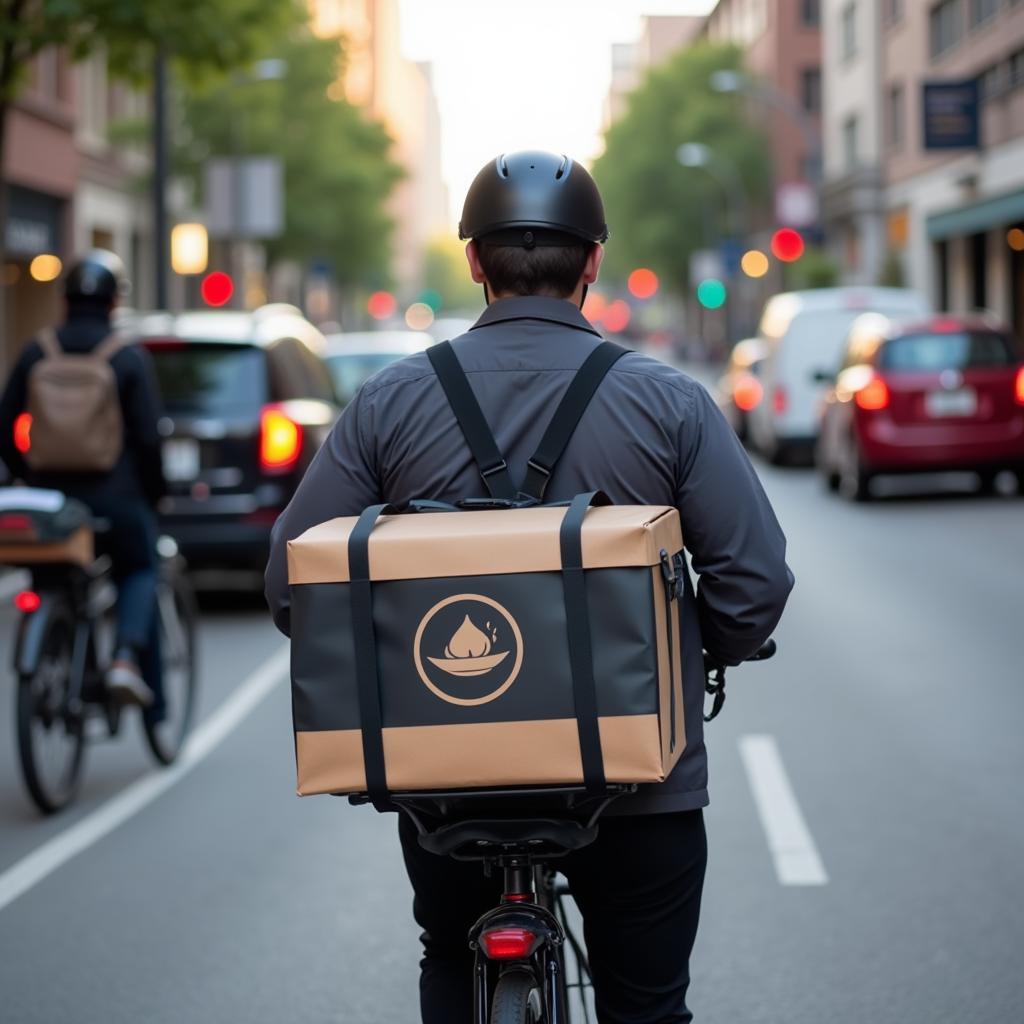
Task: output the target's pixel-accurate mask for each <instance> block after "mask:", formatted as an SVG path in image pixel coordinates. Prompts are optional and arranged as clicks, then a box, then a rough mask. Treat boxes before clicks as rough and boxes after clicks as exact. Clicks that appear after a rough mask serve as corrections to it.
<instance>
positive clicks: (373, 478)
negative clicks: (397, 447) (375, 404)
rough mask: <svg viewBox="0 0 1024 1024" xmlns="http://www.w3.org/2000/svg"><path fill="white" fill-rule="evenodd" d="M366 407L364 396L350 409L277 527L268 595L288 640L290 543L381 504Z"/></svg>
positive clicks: (358, 395) (356, 399) (289, 619)
mask: <svg viewBox="0 0 1024 1024" xmlns="http://www.w3.org/2000/svg"><path fill="white" fill-rule="evenodd" d="M363 406H364V399H363V396H362V393H361V392H360V393H359V394H357V395H356V397H355V398H354V399H353V400H352V402H350V403H349V404H348V405H347V406H346V407H345V411H344V412H343V413H342V414H341V418H340V419H339V420H338V422H337V423H336V424H335V425H334V429H333V430H332V431H331V433H330V435H329V436H328V438H327V440H326V441H325V442H324V444H323V445H322V447H321V448H320V451H318V452H317V454H316V456H315V458H314V459H313V461H312V463H311V464H310V467H309V469H308V470H306V474H305V476H304V477H303V478H302V482H301V483H300V484H299V486H298V489H297V490H296V491H295V494H294V496H293V497H292V500H291V501H290V502H289V503H288V507H287V508H286V509H285V510H284V512H282V513H281V515H280V516H279V517H278V520H277V522H276V523H275V524H274V530H273V533H272V534H271V540H270V560H269V562H268V563H267V571H266V576H265V593H266V598H267V604H268V605H269V606H270V611H271V614H272V615H273V617H274V624H275V625H276V626H277V628H278V629H279V630H281V632H282V633H284V634H285V636H290V635H291V598H290V594H289V591H288V541H290V540H294V539H295V538H296V537H298V536H299V535H300V534H302V533H304V532H305V531H306V530H308V529H309V528H310V527H311V526H316V525H317V524H318V523H323V522H326V521H327V520H328V519H335V518H337V517H338V516H354V515H359V513H360V512H362V511H363V509H365V508H366V507H367V506H368V505H373V504H374V503H375V502H377V501H379V500H380V498H379V493H380V485H379V482H378V481H379V476H378V472H377V468H376V465H375V461H374V458H373V448H372V446H371V445H369V444H367V442H366V438H367V437H368V436H372V435H368V434H365V433H364V424H363V423H362V419H363V417H364V415H365V413H364V409H363Z"/></svg>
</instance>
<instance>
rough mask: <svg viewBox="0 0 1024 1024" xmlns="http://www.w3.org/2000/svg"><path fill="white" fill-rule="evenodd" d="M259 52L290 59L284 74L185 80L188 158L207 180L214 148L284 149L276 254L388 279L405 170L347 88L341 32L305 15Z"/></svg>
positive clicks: (370, 279) (239, 151)
mask: <svg viewBox="0 0 1024 1024" xmlns="http://www.w3.org/2000/svg"><path fill="white" fill-rule="evenodd" d="M260 56H262V57H265V58H273V59H275V60H280V61H283V66H284V75H283V77H282V78H280V79H275V80H271V81H258V80H253V79H251V78H248V79H247V78H245V77H244V76H236V77H234V78H233V79H229V80H227V81H224V82H221V83H217V84H215V85H214V86H212V87H210V86H209V85H201V86H195V85H193V84H191V83H189V82H188V81H184V82H183V83H182V89H183V109H182V115H183V116H182V122H183V123H182V130H181V131H185V132H187V133H188V138H186V140H185V145H184V147H183V148H182V150H181V152H180V154H179V155H180V157H181V158H182V161H183V163H184V166H185V168H186V169H188V170H189V171H190V172H191V173H192V174H193V175H194V176H195V179H196V182H197V184H198V185H200V186H201V184H202V182H201V173H200V172H201V170H202V167H203V165H204V163H205V161H206V160H208V159H209V158H210V157H211V156H238V155H245V154H259V155H270V156H277V157H279V158H280V159H281V161H282V162H283V166H284V181H285V186H284V187H285V229H284V233H283V235H282V236H281V237H280V238H278V239H273V240H271V241H270V242H269V243H268V251H269V255H270V258H271V259H272V260H274V259H283V258H286V259H295V260H298V261H300V262H302V263H307V264H308V263H310V262H318V263H323V264H326V265H327V266H328V267H329V269H330V271H331V272H332V273H333V275H334V276H335V278H336V279H337V280H338V281H340V282H341V283H343V284H364V285H368V286H379V285H382V284H384V283H385V282H386V280H387V273H388V255H389V238H390V231H391V224H390V221H389V218H388V216H387V213H386V210H385V202H386V200H387V197H388V195H389V194H390V192H391V189H392V188H393V187H394V185H395V183H396V182H397V181H398V180H399V178H400V177H401V176H402V174H403V173H404V172H403V170H402V169H401V167H399V166H398V165H397V164H395V163H394V162H393V161H392V160H391V159H390V157H389V152H390V149H391V140H390V139H389V138H388V135H387V133H386V132H385V130H384V129H383V127H382V126H381V125H380V124H378V123H377V122H375V121H372V120H370V119H369V118H368V117H366V116H365V115H364V114H363V112H362V111H361V110H359V109H357V108H355V107H353V106H352V105H351V104H349V103H348V102H347V101H345V100H344V99H343V98H341V97H340V95H339V90H338V89H337V84H336V83H337V81H338V75H339V70H340V61H341V60H342V46H341V43H340V40H338V39H330V38H318V37H315V36H313V35H312V34H311V32H310V31H309V30H308V28H307V27H306V26H305V25H304V24H297V25H295V26H293V28H292V30H291V31H290V32H288V33H286V34H284V35H282V36H281V37H280V38H279V39H278V40H277V41H276V42H275V44H274V45H273V46H272V47H268V48H267V49H266V50H265V52H264V53H262V54H261V55H260ZM334 96H338V98H332V97H334ZM181 131H179V134H181Z"/></svg>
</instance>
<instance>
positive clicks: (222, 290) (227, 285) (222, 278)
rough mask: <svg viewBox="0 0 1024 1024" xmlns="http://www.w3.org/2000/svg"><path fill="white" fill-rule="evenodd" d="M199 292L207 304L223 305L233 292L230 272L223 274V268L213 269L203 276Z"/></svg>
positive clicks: (233, 286)
mask: <svg viewBox="0 0 1024 1024" xmlns="http://www.w3.org/2000/svg"><path fill="white" fill-rule="evenodd" d="M199 292H200V294H201V295H202V296H203V302H205V303H206V304H207V305H208V306H224V305H227V303H228V302H229V301H230V300H231V296H232V295H234V294H235V282H234V281H232V280H231V275H230V274H225V273H224V271H223V270H215V271H214V272H213V273H212V274H207V275H206V277H204V278H203V283H202V284H201V285H200V286H199Z"/></svg>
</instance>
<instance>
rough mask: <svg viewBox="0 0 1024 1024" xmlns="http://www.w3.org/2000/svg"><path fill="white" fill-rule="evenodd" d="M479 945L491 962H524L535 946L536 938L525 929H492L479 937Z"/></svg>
mask: <svg viewBox="0 0 1024 1024" xmlns="http://www.w3.org/2000/svg"><path fill="white" fill-rule="evenodd" d="M480 945H481V946H483V947H484V952H485V953H486V954H487V956H488V957H489V958H490V959H491V960H524V959H525V958H526V957H528V956H529V955H530V954H531V953H532V952H533V950H534V948H535V947H536V945H537V936H536V935H535V934H534V933H533V932H531V931H529V930H528V929H526V928H492V929H491V930H490V931H486V932H484V933H483V934H482V935H481V936H480Z"/></svg>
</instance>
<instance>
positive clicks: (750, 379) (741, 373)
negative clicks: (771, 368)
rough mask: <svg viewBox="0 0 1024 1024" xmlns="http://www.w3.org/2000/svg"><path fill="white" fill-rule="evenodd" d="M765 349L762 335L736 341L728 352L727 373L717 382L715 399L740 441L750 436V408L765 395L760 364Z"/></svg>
mask: <svg viewBox="0 0 1024 1024" xmlns="http://www.w3.org/2000/svg"><path fill="white" fill-rule="evenodd" d="M766 351H767V349H766V347H765V344H764V342H763V341H762V340H761V339H760V338H745V339H744V340H743V341H739V342H737V343H736V344H735V345H734V346H733V349H732V352H731V353H730V355H729V362H728V364H727V365H726V368H725V373H724V374H723V375H722V376H721V378H720V379H719V381H718V391H717V394H716V395H715V400H716V401H717V402H718V406H719V408H720V409H721V410H722V412H723V413H724V414H725V418H726V419H727V420H728V421H729V424H730V425H731V426H732V428H733V430H735V431H736V436H737V437H739V439H740V440H741V441H746V439H747V434H748V427H747V417H748V416H749V414H750V411H751V409H753V408H754V407H755V406H756V405H758V404H759V403H760V402H761V400H762V398H764V385H762V383H761V363H762V362H763V361H764V357H765V354H766Z"/></svg>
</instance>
